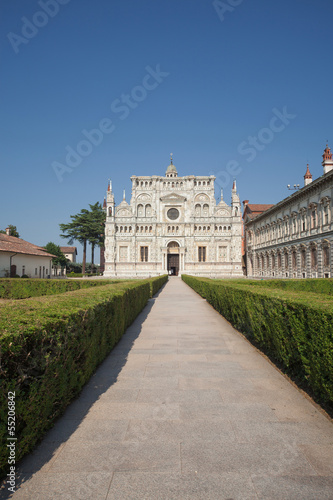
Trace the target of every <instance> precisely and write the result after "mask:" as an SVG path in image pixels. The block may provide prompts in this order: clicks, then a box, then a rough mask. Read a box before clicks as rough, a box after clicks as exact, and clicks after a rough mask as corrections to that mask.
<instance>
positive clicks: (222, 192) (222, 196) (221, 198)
mask: <svg viewBox="0 0 333 500" xmlns="http://www.w3.org/2000/svg"><path fill="white" fill-rule="evenodd" d="M221 201H223V188H221Z"/></svg>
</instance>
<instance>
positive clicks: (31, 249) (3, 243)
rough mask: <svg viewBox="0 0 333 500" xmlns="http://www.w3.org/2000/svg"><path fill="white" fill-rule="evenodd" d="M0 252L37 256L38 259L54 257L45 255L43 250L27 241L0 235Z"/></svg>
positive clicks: (48, 254) (49, 254)
mask: <svg viewBox="0 0 333 500" xmlns="http://www.w3.org/2000/svg"><path fill="white" fill-rule="evenodd" d="M0 252H12V253H22V254H26V255H37V256H38V257H55V255H52V254H51V253H47V252H46V250H43V248H41V247H38V246H37V245H33V244H32V243H29V242H28V241H25V240H22V239H21V238H15V236H8V235H7V234H2V233H0Z"/></svg>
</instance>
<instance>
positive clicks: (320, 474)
mask: <svg viewBox="0 0 333 500" xmlns="http://www.w3.org/2000/svg"><path fill="white" fill-rule="evenodd" d="M20 470H21V474H22V481H23V482H22V483H21V486H20V488H19V489H18V490H17V492H16V493H15V494H14V496H13V498H14V499H15V500H19V499H22V498H24V499H29V500H31V499H33V500H36V499H41V500H55V499H61V500H65V499H69V500H72V499H80V500H83V499H94V500H96V499H98V500H99V499H103V500H104V499H107V500H115V499H117V500H126V499H129V500H135V499H140V500H141V499H145V500H148V499H156V500H164V499H166V500H170V499H181V500H186V499H189V500H196V499H200V500H206V499H212V500H220V499H225V500H231V499H233V500H238V499H239V500H249V499H273V500H280V499H281V500H288V499H293V500H294V499H299V500H306V499H311V500H324V499H333V426H332V423H331V421H329V420H328V419H327V418H326V417H325V416H323V415H322V414H321V413H320V412H319V411H318V410H317V409H316V408H315V406H313V405H312V404H311V402H309V401H308V400H307V399H306V398H305V397H303V396H302V394H301V393H300V392H299V391H298V390H297V389H295V388H294V387H293V386H292V385H291V384H290V383H289V382H288V381H287V380H286V379H285V378H284V377H283V376H282V375H281V374H280V373H279V372H278V371H277V370H276V369H275V368H274V367H273V366H272V365H271V364H270V363H269V362H267V361H266V360H265V359H264V357H262V356H261V355H260V354H259V353H258V352H257V351H256V350H255V349H254V348H253V347H252V346H251V345H250V344H249V343H248V342H247V341H246V340H244V339H243V338H242V336H241V335H240V334H238V333H237V332H236V331H235V330H234V329H233V328H232V327H231V326H230V325H229V324H228V323H227V322H226V321H225V320H224V319H223V318H222V317H221V316H220V315H219V314H218V313H217V312H215V311H214V310H213V309H212V308H211V307H210V306H209V305H208V304H207V303H206V302H205V300H203V299H202V298H201V297H199V296H198V295H197V294H196V293H195V292H194V291H193V290H191V289H190V288H189V287H188V286H187V285H185V284H184V283H183V282H182V281H181V280H180V279H179V278H172V279H171V280H169V282H168V284H167V285H166V286H165V288H164V289H163V290H162V291H161V292H160V294H159V295H158V297H157V298H155V299H152V300H151V301H150V303H149V305H148V306H147V307H146V309H145V310H144V311H143V312H142V313H141V315H140V316H139V317H138V318H137V320H136V321H135V323H134V324H133V325H132V326H131V327H130V328H129V329H128V331H127V333H126V334H125V336H124V337H123V339H122V340H121V342H120V343H119V344H118V345H117V347H116V348H115V349H114V350H113V352H112V353H111V354H110V356H109V357H108V358H107V359H106V360H105V362H104V363H103V365H102V366H101V367H100V368H99V369H98V371H97V372H96V374H95V375H94V377H93V378H92V379H91V381H90V382H89V383H88V385H87V386H86V387H85V388H84V390H83V392H82V395H81V396H80V398H79V399H78V400H76V401H75V402H74V403H73V404H72V405H71V406H70V407H69V408H68V410H67V412H66V414H65V415H64V416H63V417H62V418H61V419H60V420H59V421H58V422H57V424H56V426H55V427H54V428H53V429H52V430H51V431H50V432H49V433H48V435H47V436H46V438H45V439H44V440H43V442H42V444H41V445H40V446H39V448H38V449H37V450H36V451H35V452H34V453H32V454H31V455H30V456H28V457H27V458H26V459H25V460H24V461H23V463H22V464H21V467H20Z"/></svg>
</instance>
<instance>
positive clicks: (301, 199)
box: [244, 145, 333, 278]
mask: <svg viewBox="0 0 333 500" xmlns="http://www.w3.org/2000/svg"><path fill="white" fill-rule="evenodd" d="M322 165H323V175H322V176H321V177H319V178H318V179H315V180H312V175H311V173H310V170H309V165H307V169H306V173H305V175H304V186H303V187H302V188H301V189H299V190H296V191H295V192H294V193H293V194H292V195H291V196H288V197H287V198H285V199H284V200H282V201H280V202H279V203H277V204H276V205H273V206H272V207H270V208H268V209H265V211H263V212H262V213H260V214H259V215H256V216H255V217H252V216H251V214H248V215H247V216H246V217H245V220H244V222H245V242H246V267H247V276H248V277H250V278H251V277H269V278H331V277H333V214H332V199H333V160H332V153H331V150H330V148H329V147H328V145H327V146H326V148H325V151H324V154H323V161H322Z"/></svg>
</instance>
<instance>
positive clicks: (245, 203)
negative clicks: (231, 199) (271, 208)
mask: <svg viewBox="0 0 333 500" xmlns="http://www.w3.org/2000/svg"><path fill="white" fill-rule="evenodd" d="M248 202H249V200H244V201H243V205H244V208H245V207H246V205H247V204H248Z"/></svg>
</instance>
